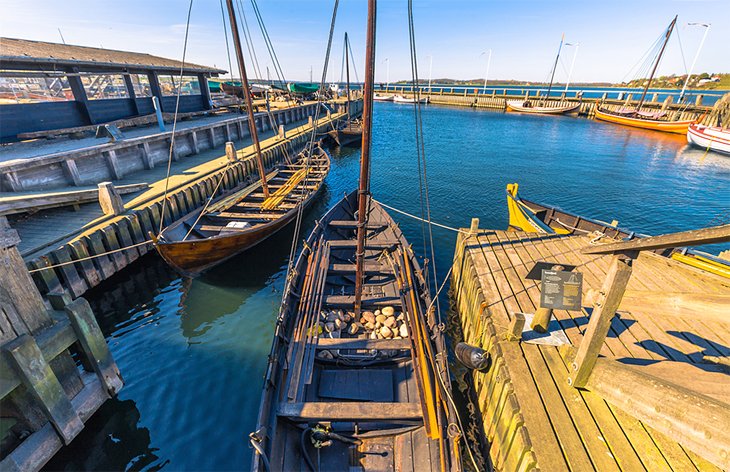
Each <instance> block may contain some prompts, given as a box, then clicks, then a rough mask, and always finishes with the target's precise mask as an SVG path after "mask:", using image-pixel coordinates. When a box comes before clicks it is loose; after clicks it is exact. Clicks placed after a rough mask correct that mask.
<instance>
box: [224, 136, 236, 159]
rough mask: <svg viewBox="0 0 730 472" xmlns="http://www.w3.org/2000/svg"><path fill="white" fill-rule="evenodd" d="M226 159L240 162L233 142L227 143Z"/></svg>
mask: <svg viewBox="0 0 730 472" xmlns="http://www.w3.org/2000/svg"><path fill="white" fill-rule="evenodd" d="M226 157H227V158H228V160H229V161H231V162H236V161H237V160H238V154H237V153H236V145H235V144H233V141H226Z"/></svg>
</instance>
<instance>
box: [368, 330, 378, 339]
mask: <svg viewBox="0 0 730 472" xmlns="http://www.w3.org/2000/svg"><path fill="white" fill-rule="evenodd" d="M377 337H378V334H377V333H376V332H375V331H373V332H372V333H370V339H377Z"/></svg>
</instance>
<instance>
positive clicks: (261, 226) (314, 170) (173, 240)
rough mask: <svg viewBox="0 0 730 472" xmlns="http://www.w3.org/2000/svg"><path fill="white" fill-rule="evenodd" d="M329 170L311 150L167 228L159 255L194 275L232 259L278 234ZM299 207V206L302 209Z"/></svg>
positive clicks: (157, 240) (318, 151)
mask: <svg viewBox="0 0 730 472" xmlns="http://www.w3.org/2000/svg"><path fill="white" fill-rule="evenodd" d="M329 168H330V160H329V156H328V155H327V153H326V152H325V151H324V150H323V149H322V148H321V147H320V146H319V145H317V146H315V147H314V149H313V151H312V153H311V156H310V154H309V153H308V152H302V153H301V154H299V156H297V159H296V160H295V161H294V163H293V164H292V165H282V166H278V167H276V168H275V169H274V170H273V171H272V172H270V173H269V174H268V175H267V177H266V180H267V184H268V187H269V189H270V190H271V192H272V193H271V194H270V196H269V197H268V198H267V197H266V196H265V194H264V193H263V192H262V183H261V182H260V181H257V182H255V183H251V182H250V181H246V182H243V183H242V184H241V185H239V186H238V187H236V188H234V189H232V190H230V191H229V192H226V193H224V194H223V195H221V196H220V197H218V198H217V199H215V200H213V201H211V202H210V203H209V204H208V205H207V207H204V208H201V209H200V210H197V211H195V212H193V213H190V214H188V215H186V216H184V217H183V218H181V219H179V220H177V221H175V222H173V223H172V224H170V225H169V226H168V227H166V228H165V229H164V230H163V231H162V232H161V233H160V234H159V235H158V236H157V237H156V238H155V241H154V244H155V247H156V248H157V251H158V252H159V253H160V255H161V256H162V257H163V258H164V259H165V261H167V263H168V264H170V265H171V266H172V267H174V268H175V269H176V270H178V271H179V272H181V273H183V274H185V275H194V274H197V273H199V272H201V271H203V270H205V269H208V268H210V267H212V266H214V265H216V264H219V263H220V262H222V261H224V260H226V259H228V258H230V257H233V256H235V255H236V254H239V253H241V252H243V251H245V250H247V249H250V248H251V247H253V246H255V245H256V244H258V243H260V242H261V241H263V240H265V239H266V238H268V237H269V236H271V235H273V234H274V233H276V232H277V231H279V230H281V229H282V228H284V227H285V226H286V225H287V224H288V223H289V222H291V221H292V220H293V219H294V217H295V216H296V213H297V211H299V207H305V208H306V207H307V206H308V205H309V204H310V203H311V201H312V199H313V198H314V196H315V195H316V194H317V191H318V190H319V189H320V188H321V186H322V182H323V181H324V178H325V177H326V176H327V173H328V172H329ZM303 209H304V208H302V210H303Z"/></svg>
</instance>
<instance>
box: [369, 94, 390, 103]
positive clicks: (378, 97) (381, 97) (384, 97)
mask: <svg viewBox="0 0 730 472" xmlns="http://www.w3.org/2000/svg"><path fill="white" fill-rule="evenodd" d="M373 100H375V101H376V102H392V101H393V95H378V94H377V93H376V94H375V96H373Z"/></svg>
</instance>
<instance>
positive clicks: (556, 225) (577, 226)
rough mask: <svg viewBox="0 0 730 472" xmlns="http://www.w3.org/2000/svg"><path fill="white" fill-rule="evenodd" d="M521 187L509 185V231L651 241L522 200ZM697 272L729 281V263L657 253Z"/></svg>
mask: <svg viewBox="0 0 730 472" xmlns="http://www.w3.org/2000/svg"><path fill="white" fill-rule="evenodd" d="M517 189H518V184H508V185H507V208H508V210H509V228H510V229H515V230H519V231H526V232H528V233H542V234H588V233H595V234H596V235H600V234H603V235H605V236H607V237H610V238H614V239H632V238H644V237H648V236H647V235H645V234H639V233H636V232H634V231H631V230H628V229H625V228H621V227H619V226H618V222H617V221H613V222H611V223H607V222H605V221H600V220H596V219H592V218H586V217H583V216H579V215H576V214H574V213H570V212H567V211H565V210H562V209H560V208H558V207H555V206H550V205H545V204H542V203H537V202H532V201H529V200H525V199H523V198H521V197H520V196H519V195H518V193H517ZM654 252H656V253H657V254H660V255H662V256H665V257H670V258H672V259H675V260H677V261H680V262H683V263H685V264H688V265H690V266H693V267H696V268H698V269H701V270H704V271H707V272H711V273H713V274H716V275H720V276H723V277H728V278H730V260H726V259H723V258H720V257H718V256H715V255H713V254H709V253H706V252H703V251H698V250H695V249H688V248H668V249H659V250H657V251H654Z"/></svg>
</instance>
